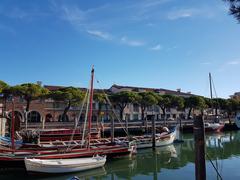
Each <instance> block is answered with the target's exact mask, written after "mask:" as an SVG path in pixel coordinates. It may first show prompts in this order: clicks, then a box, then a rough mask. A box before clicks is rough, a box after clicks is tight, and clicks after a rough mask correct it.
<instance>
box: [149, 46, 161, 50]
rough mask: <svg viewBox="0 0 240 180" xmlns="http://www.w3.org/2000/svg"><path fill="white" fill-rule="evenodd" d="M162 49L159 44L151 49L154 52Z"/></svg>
mask: <svg viewBox="0 0 240 180" xmlns="http://www.w3.org/2000/svg"><path fill="white" fill-rule="evenodd" d="M161 49H162V46H161V45H160V44H157V45H155V46H153V47H151V48H150V50H152V51H160V50H161Z"/></svg>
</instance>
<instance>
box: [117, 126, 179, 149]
mask: <svg viewBox="0 0 240 180" xmlns="http://www.w3.org/2000/svg"><path fill="white" fill-rule="evenodd" d="M176 135H177V128H175V129H174V131H172V132H163V133H161V134H156V147H160V146H167V145H170V144H172V143H173V142H174V140H175V139H176ZM132 140H133V141H134V142H135V143H136V145H137V149H143V148H151V147H152V135H143V136H133V137H132ZM115 141H119V142H124V141H128V140H127V139H126V138H115Z"/></svg>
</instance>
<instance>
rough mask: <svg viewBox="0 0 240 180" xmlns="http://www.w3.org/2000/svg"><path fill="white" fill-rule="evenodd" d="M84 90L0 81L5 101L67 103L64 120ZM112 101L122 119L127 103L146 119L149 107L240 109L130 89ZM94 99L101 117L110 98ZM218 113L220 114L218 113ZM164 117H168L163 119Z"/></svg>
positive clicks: (233, 103) (235, 103)
mask: <svg viewBox="0 0 240 180" xmlns="http://www.w3.org/2000/svg"><path fill="white" fill-rule="evenodd" d="M84 93H85V92H83V91H81V90H80V89H78V88H74V87H66V88H61V89H58V90H53V91H49V90H48V89H46V88H44V87H42V86H40V85H38V84H33V83H26V84H21V85H16V86H9V85H8V84H6V83H5V82H3V81H0V94H1V98H2V99H3V100H4V101H6V99H7V98H8V97H10V96H20V97H22V98H23V99H24V100H25V101H26V109H25V111H26V112H28V111H29V110H30V105H31V102H32V101H33V100H36V99H45V98H52V99H53V100H55V101H60V102H62V103H63V104H65V108H64V111H63V115H62V117H61V118H62V120H63V121H64V120H65V119H66V116H67V113H68V111H69V110H70V108H71V107H74V106H77V105H79V104H80V103H81V102H82V100H83V98H84ZM107 96H108V98H109V99H110V101H111V102H112V103H113V104H114V105H115V106H116V107H117V109H118V110H119V117H120V119H123V114H124V110H125V108H126V106H127V105H128V104H135V105H137V106H139V107H140V109H141V119H142V120H145V119H146V117H145V112H146V109H147V108H148V107H152V106H159V107H160V108H161V110H162V112H163V116H164V117H166V110H167V109H168V108H176V109H177V110H181V111H184V110H188V118H190V116H191V113H192V112H193V111H194V110H196V109H198V110H201V111H203V110H204V109H208V108H214V109H215V113H217V112H218V110H219V109H221V110H222V111H224V112H225V113H226V114H228V116H229V117H230V116H231V115H232V114H236V113H237V111H238V110H239V109H240V101H239V100H235V99H221V98H217V99H213V100H210V99H208V98H204V97H201V96H190V97H187V98H183V97H180V96H174V95H160V94H158V93H154V92H132V91H131V92H130V91H122V92H119V93H115V94H108V95H107ZM94 100H95V101H97V102H98V104H99V107H98V112H97V114H98V115H97V117H98V119H99V117H100V116H101V111H102V108H103V107H104V106H105V107H106V108H108V106H107V104H108V103H107V97H106V94H104V93H95V94H94ZM216 115H217V114H216ZM164 119H165V118H164Z"/></svg>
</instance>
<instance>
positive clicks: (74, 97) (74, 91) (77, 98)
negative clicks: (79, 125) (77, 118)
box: [49, 87, 84, 121]
mask: <svg viewBox="0 0 240 180" xmlns="http://www.w3.org/2000/svg"><path fill="white" fill-rule="evenodd" d="M49 97H50V98H52V99H54V100H55V101H62V102H64V103H65V104H66V106H65V108H64V111H63V114H62V116H61V119H60V120H61V121H66V120H67V112H68V111H69V109H70V108H71V106H76V105H79V104H80V103H81V101H82V100H83V97H84V93H83V92H82V91H81V90H80V89H78V88H74V87H66V88H62V89H59V90H56V91H51V92H50V94H49Z"/></svg>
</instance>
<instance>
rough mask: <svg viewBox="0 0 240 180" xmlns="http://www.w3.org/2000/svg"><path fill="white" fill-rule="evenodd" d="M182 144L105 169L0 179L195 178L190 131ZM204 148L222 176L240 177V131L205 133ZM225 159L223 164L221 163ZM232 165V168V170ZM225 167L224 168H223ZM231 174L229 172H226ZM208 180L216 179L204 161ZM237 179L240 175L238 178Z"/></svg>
mask: <svg viewBox="0 0 240 180" xmlns="http://www.w3.org/2000/svg"><path fill="white" fill-rule="evenodd" d="M182 139H184V143H182V144H174V145H170V146H165V147H159V148H156V149H155V150H152V149H151V148H150V149H142V150H138V153H137V155H136V156H132V157H121V158H116V159H112V160H109V161H107V163H106V165H105V167H104V168H100V169H95V170H91V171H86V172H79V173H72V174H64V175H51V176H49V175H28V174H27V173H26V172H25V170H24V169H10V170H1V172H0V179H1V180H5V179H16V177H17V179H18V180H22V179H24V180H28V179H39V180H40V179H49V180H55V179H56V180H61V179H62V180H63V179H64V180H65V179H69V178H71V177H73V176H78V177H79V178H80V179H111V180H114V179H186V178H188V179H194V141H193V135H192V134H184V135H183V137H182ZM206 150H207V153H208V155H209V156H210V157H211V159H212V160H213V161H214V163H216V165H217V166H218V168H219V169H220V173H222V174H223V177H224V179H236V178H237V177H240V173H239V175H238V174H236V173H234V172H235V171H236V172H238V169H237V167H239V165H240V162H239V161H237V160H234V158H237V159H238V158H239V157H240V131H239V132H226V133H220V134H207V135H206ZM223 161H224V163H223ZM234 167H235V169H234ZM225 169H226V170H225ZM230 171H231V172H232V173H228V172H230ZM207 179H217V178H216V175H215V172H214V170H213V168H212V167H211V165H210V163H209V161H208V160H207ZM239 179H240V178H239Z"/></svg>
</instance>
